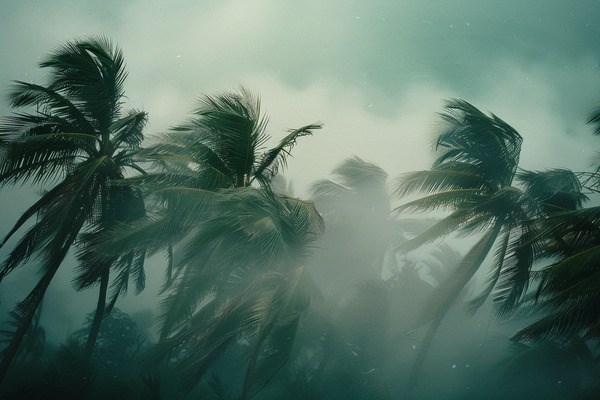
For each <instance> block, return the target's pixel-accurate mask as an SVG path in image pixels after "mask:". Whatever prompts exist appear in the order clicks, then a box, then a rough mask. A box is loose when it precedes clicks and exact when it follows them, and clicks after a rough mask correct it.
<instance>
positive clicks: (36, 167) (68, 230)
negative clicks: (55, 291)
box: [0, 38, 147, 380]
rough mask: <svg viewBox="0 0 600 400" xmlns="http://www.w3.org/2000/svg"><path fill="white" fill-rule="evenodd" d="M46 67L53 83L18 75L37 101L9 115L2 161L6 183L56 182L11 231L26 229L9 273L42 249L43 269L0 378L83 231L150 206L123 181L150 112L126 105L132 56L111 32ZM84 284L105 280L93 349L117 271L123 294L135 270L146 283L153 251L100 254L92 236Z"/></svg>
mask: <svg viewBox="0 0 600 400" xmlns="http://www.w3.org/2000/svg"><path fill="white" fill-rule="evenodd" d="M40 66H41V67H42V68H48V69H50V71H51V75H50V80H49V82H48V84H47V85H46V86H41V85H37V84H33V83H27V82H19V81H17V82H15V84H14V87H13V91H12V92H11V94H10V99H11V106H12V107H13V108H22V107H31V108H33V111H24V112H16V113H15V114H14V115H13V116H10V117H6V118H4V119H2V121H1V124H0V135H1V137H2V139H3V144H2V150H1V151H2V158H1V161H0V184H1V185H2V186H6V185H10V184H15V183H26V182H30V183H32V184H38V185H41V186H42V187H46V188H47V187H49V188H50V189H49V190H47V192H46V193H45V194H44V195H43V196H42V197H41V198H40V199H39V200H38V201H36V202H35V204H33V205H32V206H30V207H29V208H28V209H27V210H26V211H25V212H24V213H23V215H22V216H21V217H20V218H19V219H18V221H17V223H16V224H15V226H14V227H13V228H12V229H11V230H10V232H9V233H8V234H7V235H6V237H5V238H4V240H3V241H2V243H1V245H5V244H6V243H7V241H8V240H9V239H10V238H12V237H13V236H14V235H15V234H16V233H17V232H18V231H20V230H21V229H25V228H24V227H25V226H26V224H27V223H28V222H32V225H31V227H30V228H28V229H27V231H26V232H25V233H24V234H23V235H22V236H21V238H20V239H19V241H18V243H17V244H16V245H15V247H14V248H13V249H12V251H11V252H10V254H9V255H8V257H7V259H6V260H5V261H4V263H3V264H2V266H1V269H0V280H1V279H2V278H4V277H5V276H6V275H7V274H9V273H10V272H11V271H12V270H13V269H14V268H16V267H17V266H19V265H21V264H23V263H25V262H27V260H29V258H30V257H31V256H33V255H38V259H39V263H40V267H41V268H40V269H41V271H42V277H41V279H40V280H39V282H38V283H37V285H36V286H35V288H34V289H33V290H32V291H31V292H30V293H29V294H28V295H27V297H26V298H25V300H23V301H22V302H21V303H19V305H18V307H17V309H16V310H17V312H18V313H19V318H20V323H19V326H18V328H17V330H16V332H15V333H14V335H13V338H12V340H11V342H10V344H9V345H8V347H7V348H6V349H5V350H4V353H3V356H2V360H1V362H0V380H1V379H2V378H3V377H4V375H5V373H6V371H7V369H8V367H9V365H10V363H11V361H12V359H13V357H14V356H15V354H16V352H17V349H18V347H19V344H20V343H21V341H22V339H23V336H24V334H25V332H26V331H27V329H28V327H29V325H30V323H31V320H32V318H33V316H34V315H35V312H36V310H37V308H38V306H39V304H40V301H41V300H42V298H43V296H44V294H45V293H46V289H47V288H48V285H49V284H50V282H51V281H52V278H53V277H54V275H55V274H56V271H57V270H58V268H59V266H60V265H61V264H62V262H63V260H64V258H65V256H66V255H67V253H68V251H69V249H70V248H71V246H72V245H73V244H74V243H76V242H77V241H78V235H79V233H80V232H82V229H85V230H86V231H87V232H102V231H105V230H107V229H108V228H109V227H111V226H113V225H114V224H116V223H120V222H127V221H130V220H133V219H135V218H137V217H139V216H142V215H143V213H144V209H143V202H142V199H141V197H140V193H139V192H138V191H137V190H136V189H133V188H130V187H126V186H122V185H121V184H120V183H119V182H121V181H122V179H123V178H124V174H125V170H126V169H127V168H133V169H137V170H139V167H137V166H136V165H135V164H134V162H133V161H132V152H134V151H135V150H136V149H137V148H138V147H139V145H140V144H141V141H142V138H143V137H142V129H143V127H144V126H145V124H146V119H147V118H146V113H144V112H141V111H135V110H134V111H127V112H125V111H123V101H124V91H123V84H124V81H125V77H126V75H127V74H126V72H125V68H124V67H125V66H124V62H123V56H122V53H121V51H120V50H119V49H118V48H115V47H114V46H113V45H112V44H111V43H110V42H109V41H108V40H106V39H104V38H90V39H85V40H82V41H76V42H67V43H66V44H64V45H63V46H62V47H60V48H59V49H57V50H56V51H55V52H54V53H52V54H51V55H50V56H49V57H47V58H46V59H45V60H44V61H43V62H42V63H41V64H40ZM79 241H80V244H81V245H82V247H81V248H82V249H84V250H82V253H81V254H80V259H81V266H80V268H81V269H80V273H79V274H78V276H77V277H76V284H77V286H78V288H79V289H81V288H84V287H88V286H92V285H96V284H98V282H99V283H100V294H99V298H98V307H97V310H96V319H95V321H94V326H93V328H92V332H91V334H90V337H89V339H88V346H87V347H88V354H91V350H92V349H93V345H94V341H95V335H96V334H97V331H98V328H99V324H100V321H101V318H102V315H103V314H104V312H105V303H106V301H105V300H106V295H107V289H108V285H109V271H110V268H111V267H114V268H116V269H118V271H119V272H118V275H117V279H116V282H115V285H116V286H115V292H114V294H113V295H114V296H115V298H116V296H118V294H119V293H120V292H121V291H123V290H125V289H126V285H127V281H128V278H129V272H133V274H134V275H135V276H136V277H137V284H138V289H140V288H141V287H143V271H142V266H141V263H142V261H143V258H144V257H143V254H142V255H141V256H140V255H139V254H136V253H133V252H127V253H126V254H119V255H114V256H106V257H93V259H92V257H91V256H90V255H91V253H90V251H88V250H86V246H87V245H86V238H85V237H83V238H81V239H80V240H79Z"/></svg>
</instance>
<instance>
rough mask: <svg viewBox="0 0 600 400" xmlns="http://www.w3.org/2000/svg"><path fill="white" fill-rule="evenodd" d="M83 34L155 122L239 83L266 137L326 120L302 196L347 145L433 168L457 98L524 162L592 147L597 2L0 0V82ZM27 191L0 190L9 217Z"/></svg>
mask: <svg viewBox="0 0 600 400" xmlns="http://www.w3.org/2000/svg"><path fill="white" fill-rule="evenodd" d="M85 35H105V36H108V37H110V38H112V40H113V41H114V42H115V43H117V44H118V45H119V46H121V47H122V49H123V51H124V54H125V59H126V61H127V65H128V70H129V77H128V82H127V83H126V90H127V94H128V98H129V101H130V103H129V106H130V107H136V108H142V109H144V110H146V111H148V112H149V116H150V126H149V129H148V133H150V134H158V133H159V132H161V131H162V130H164V129H166V128H168V127H169V126H172V125H174V124H176V123H178V122H180V121H181V120H182V119H183V118H184V117H185V116H186V115H187V114H188V113H189V112H190V110H191V109H192V108H193V106H194V98H195V97H196V96H198V95H200V94H202V93H212V92H215V91H217V92H218V91H225V90H229V89H232V88H234V87H235V86H236V85H238V84H244V85H246V86H248V87H250V88H251V89H253V90H255V91H257V92H259V93H260V94H261V97H262V100H263V107H264V110H265V111H266V112H267V113H268V115H269V116H270V122H271V133H272V135H273V136H274V137H275V138H278V137H280V135H282V134H283V131H284V130H285V129H287V128H293V127H297V126H299V125H303V124H307V123H310V122H314V121H322V122H324V123H325V128H324V129H323V130H322V131H321V132H319V133H318V135H317V136H316V137H314V138H307V139H306V140H305V141H303V142H302V143H300V144H299V146H298V147H297V148H295V149H294V153H295V158H294V159H293V160H292V161H291V162H290V164H289V171H288V173H287V175H288V176H289V177H290V178H292V179H293V180H294V181H295V183H296V187H297V188H298V191H299V193H300V194H305V193H306V188H307V187H308V185H309V184H310V183H311V182H313V181H315V180H317V179H319V178H323V177H325V176H327V174H328V173H329V171H331V169H332V168H333V167H334V166H335V165H336V164H337V163H339V162H340V161H341V160H342V159H343V158H345V157H348V156H350V155H353V154H356V155H359V156H361V157H363V158H365V159H368V160H370V161H374V162H376V163H378V164H380V165H381V166H382V167H383V168H385V169H386V170H387V171H388V172H389V173H390V175H391V176H396V175H397V174H399V173H401V172H405V171H409V170H414V169H424V168H427V167H428V165H429V163H430V160H431V159H430V157H429V150H430V140H431V137H432V134H433V132H434V131H435V124H436V115H435V113H436V112H439V111H441V108H442V105H443V100H444V99H447V98H451V97H461V98H463V99H465V100H467V101H470V102H472V103H473V104H475V105H476V106H478V107H480V108H481V109H483V110H490V111H493V112H494V113H496V114H497V115H498V116H499V117H501V118H502V119H504V120H505V121H507V122H508V123H510V124H511V125H513V126H514V127H515V128H517V130H519V131H520V132H521V134H522V135H523V136H524V138H525V140H524V146H523V155H522V166H523V167H525V168H532V169H544V168H551V167H568V168H572V169H576V170H583V169H586V167H587V166H588V165H589V163H590V162H591V161H592V160H593V156H594V154H595V152H596V149H598V148H599V146H598V145H599V144H600V143H599V141H600V138H596V137H593V136H592V134H591V129H590V128H589V127H587V126H586V125H585V123H584V122H585V119H586V116H587V114H588V113H589V112H590V111H591V110H592V109H593V108H594V107H596V106H598V104H600V67H599V64H600V41H599V38H600V5H599V4H598V2H597V0H596V1H593V0H590V1H587V0H586V1H579V0H572V1H566V0H565V1H554V0H552V1H532V0H521V1H517V0H506V1H503V2H499V1H483V0H462V1H440V0H436V1H424V0H406V1H391V0H389V1H388V0H373V1H369V2H367V1H349V0H331V1H324V0H305V1H286V0H219V1H216V0H215V1H213V0H207V1H198V0H196V1H191V0H188V1H172V2H168V3H167V2H165V1H151V0H144V1H142V0H127V1H126V0H110V1H100V0H97V1H92V0H87V1H59V0H54V1H53V0H45V1H40V0H38V1H27V0H21V1H12V0H0V63H1V68H0V89H1V90H2V91H3V92H4V93H6V88H7V87H8V85H9V84H10V81H11V80H14V79H17V80H25V81H35V82H43V81H44V79H43V78H44V75H43V72H42V71H40V70H39V69H38V68H37V63H38V62H39V61H40V60H41V58H43V57H44V56H45V55H46V54H48V52H50V51H51V50H52V49H54V48H55V47H56V46H58V45H59V44H61V43H62V42H64V41H65V40H72V39H76V38H81V37H83V36H85ZM0 112H1V114H2V115H6V114H7V112H8V110H7V103H6V101H5V100H4V98H2V100H0ZM22 197H24V195H20V196H18V197H17V196H15V195H14V194H13V193H11V194H7V193H3V194H0V206H1V208H0V218H1V219H2V224H3V225H8V224H10V223H11V222H13V221H14V220H15V219H16V217H17V212H18V209H19V204H24V203H26V202H30V201H29V200H33V199H22ZM139 301H140V303H141V302H142V301H143V300H139ZM90 304H91V303H90ZM90 307H91V306H90ZM65 313H66V314H68V313H67V312H66V311H65Z"/></svg>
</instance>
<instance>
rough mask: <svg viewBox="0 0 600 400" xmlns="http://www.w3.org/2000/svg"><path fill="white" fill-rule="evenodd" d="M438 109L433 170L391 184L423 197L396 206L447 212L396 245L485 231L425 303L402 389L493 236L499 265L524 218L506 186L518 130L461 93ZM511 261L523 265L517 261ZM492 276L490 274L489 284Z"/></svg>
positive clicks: (514, 159)
mask: <svg viewBox="0 0 600 400" xmlns="http://www.w3.org/2000/svg"><path fill="white" fill-rule="evenodd" d="M445 110H446V112H445V113H444V114H442V118H443V120H444V122H445V125H444V128H443V129H442V132H441V133H440V134H439V136H438V138H437V140H436V143H435V150H437V151H438V152H439V155H438V157H437V159H436V160H435V162H434V164H433V167H432V169H431V170H430V171H419V172H413V173H408V174H406V175H405V176H404V177H402V178H401V180H400V182H399V188H398V191H397V192H398V194H399V195H401V196H402V195H407V194H414V193H419V192H421V193H423V192H424V193H426V194H427V196H425V197H422V198H420V199H417V200H414V201H411V202H409V203H407V204H405V205H403V206H401V207H399V208H398V209H397V210H398V211H400V210H412V211H429V210H434V209H447V210H450V211H451V213H450V215H449V216H447V217H446V218H444V219H442V220H441V221H440V222H438V223H436V224H435V225H434V226H432V227H431V228H430V229H428V230H427V231H426V232H425V233H423V234H421V235H418V236H417V237H416V238H414V239H412V240H410V241H408V242H407V243H405V244H403V245H401V246H400V249H402V250H410V249H414V248H416V247H418V246H420V245H422V244H424V243H427V242H431V241H434V240H436V239H438V238H440V237H442V236H445V235H447V234H449V233H451V232H453V231H456V230H461V231H462V232H464V233H474V232H483V233H484V234H483V236H482V237H481V239H479V240H478V241H477V243H476V244H475V245H474V246H473V247H472V248H471V249H470V250H469V251H468V252H467V254H466V255H465V257H464V258H463V260H462V262H461V263H460V264H459V266H458V267H457V268H456V270H455V271H454V273H453V274H452V276H451V277H450V278H449V279H448V280H447V281H446V282H444V283H443V284H442V285H440V286H439V288H438V289H437V291H436V294H435V295H434V296H433V297H432V299H431V301H430V302H429V304H428V310H429V312H428V313H429V315H430V316H431V318H432V322H431V325H430V327H429V329H428V331H427V334H426V336H425V339H424V341H423V343H422V345H421V348H420V349H419V353H418V355H417V359H416V361H415V364H414V366H413V369H412V371H411V375H410V377H409V382H408V392H409V395H410V393H412V390H413V389H414V386H415V384H416V380H417V378H418V375H419V372H420V370H421V367H422V364H423V362H424V359H425V356H426V354H427V352H428V350H429V347H430V345H431V342H432V340H433V337H434V335H435V332H436V331H437V329H438V327H439V326H440V324H441V322H442V320H443V318H444V316H445V315H446V313H447V312H448V310H449V308H450V306H451V305H452V304H453V302H454V300H455V299H456V298H457V297H458V295H459V294H460V292H461V291H462V289H463V288H464V287H465V285H466V284H467V283H468V282H469V280H470V279H471V278H472V276H473V275H474V274H475V272H476V271H477V270H478V269H479V267H480V266H481V264H482V263H483V261H484V260H485V258H486V257H487V255H488V253H489V252H490V250H491V249H492V246H493V244H494V243H495V241H496V239H497V238H498V237H499V236H502V246H501V247H500V249H499V252H498V254H497V256H496V258H495V263H494V264H495V265H494V268H493V269H494V270H495V271H498V272H499V271H502V265H503V260H504V258H505V256H506V254H507V251H508V249H509V244H510V242H511V236H510V232H511V229H513V228H514V227H515V225H516V223H517V222H518V221H521V220H523V218H524V215H523V207H522V203H521V191H520V190H518V189H516V188H514V187H512V186H511V185H512V182H513V179H514V177H515V174H516V171H517V165H518V161H519V154H520V150H521V143H522V137H521V136H520V135H519V133H517V131H516V130H514V129H513V128H512V127H511V126H509V125H508V124H507V123H505V122H504V121H502V120H501V119H500V118H498V117H496V116H495V115H493V114H491V115H486V114H484V113H482V112H481V111H479V110H478V109H477V108H476V107H474V106H472V105H471V104H469V103H467V102H465V101H463V100H453V101H450V102H448V103H447V104H446V107H445ZM521 261H523V260H521ZM517 265H518V267H517V268H519V269H522V268H521V265H520V263H519V260H517ZM495 282H496V278H495V277H493V278H492V281H491V286H492V287H493V285H494V284H495ZM487 294H488V291H486V292H485V293H483V295H482V297H481V299H482V300H483V299H485V297H487ZM482 300H481V301H480V302H482Z"/></svg>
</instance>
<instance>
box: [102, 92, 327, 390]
mask: <svg viewBox="0 0 600 400" xmlns="http://www.w3.org/2000/svg"><path fill="white" fill-rule="evenodd" d="M320 128H321V125H320V124H311V125H307V126H304V127H301V128H298V129H293V130H291V131H290V132H289V133H288V134H287V135H286V136H285V137H284V138H283V139H282V140H281V141H280V142H279V144H277V145H275V146H274V147H272V148H270V149H267V148H266V147H265V146H266V144H267V143H268V142H269V141H270V136H269V135H268V133H267V131H266V129H267V119H266V117H265V116H264V115H262V113H261V111H260V101H259V99H258V97H256V96H255V95H253V94H252V93H251V92H249V91H248V90H246V89H244V88H240V89H239V90H237V91H234V92H229V93H223V94H219V95H216V96H210V95H207V96H204V97H202V98H201V99H200V100H199V106H198V108H197V109H196V110H195V111H194V115H193V116H192V117H191V118H190V119H189V120H188V121H187V122H186V123H184V124H182V125H180V126H177V127H175V128H173V129H172V130H171V131H170V132H168V133H166V134H164V135H162V136H161V137H159V138H156V143H155V144H154V145H152V146H150V147H148V148H147V149H146V150H144V151H143V153H141V156H142V157H144V159H145V160H149V161H152V162H153V163H154V170H153V171H151V172H150V173H148V174H147V175H145V176H140V177H138V178H134V179H133V180H132V181H131V182H133V183H137V184H138V185H139V187H140V188H141V189H142V190H144V191H145V192H146V193H147V195H148V196H149V197H148V198H153V199H156V201H157V204H158V207H157V208H156V211H155V212H154V213H153V214H152V215H150V216H149V218H147V219H145V220H143V221H140V222H139V223H136V224H132V225H131V226H128V227H125V226H122V227H121V228H119V229H116V230H114V231H112V232H110V233H109V234H105V235H97V236H96V237H95V240H97V245H98V246H100V247H99V248H101V249H103V251H107V252H109V253H114V254H118V253H120V252H122V251H126V250H127V249H131V248H135V249H146V248H147V249H149V250H150V251H152V252H155V251H159V250H162V249H166V250H167V253H168V259H169V262H168V268H167V278H166V284H165V291H167V292H168V295H167V297H166V299H165V300H164V302H163V311H162V313H161V323H162V327H161V344H160V345H159V350H164V351H165V352H166V353H169V354H173V353H177V352H178V349H181V348H185V349H186V351H185V352H184V353H181V354H185V357H183V358H182V359H181V360H180V362H179V363H178V367H179V368H181V369H182V370H183V371H184V372H185V373H184V374H183V376H185V377H186V378H187V379H186V383H187V386H188V387H193V385H195V383H196V382H197V381H198V380H199V379H201V378H202V376H203V375H204V372H205V371H206V369H207V368H208V367H209V366H210V365H211V364H212V362H213V361H214V360H215V359H216V358H217V357H218V356H219V355H220V354H221V353H223V351H224V350H225V349H227V348H230V347H232V346H234V347H235V345H236V343H237V342H238V341H239V337H240V335H242V334H244V338H245V343H246V345H245V346H242V347H243V348H244V351H245V352H246V353H247V354H248V359H247V360H249V361H248V364H247V371H246V378H245V381H244V384H243V389H242V398H247V397H248V396H249V395H250V394H251V393H254V392H255V391H256V390H258V389H259V388H260V387H261V385H263V384H266V382H267V381H268V378H265V376H267V377H268V376H269V375H272V374H274V373H275V372H276V371H277V369H278V368H279V367H280V366H281V363H283V362H285V360H286V359H287V355H288V354H289V351H290V350H291V344H292V343H293V340H292V341H289V340H287V339H286V338H288V339H289V338H290V337H292V338H293V334H294V332H295V326H297V323H298V318H299V316H300V314H301V311H302V310H304V309H305V308H306V307H307V297H306V296H307V295H306V293H307V291H308V292H310V290H309V289H310V287H311V284H310V277H309V276H308V275H307V274H306V272H305V271H304V269H303V268H302V267H301V266H302V263H303V261H304V260H305V259H306V256H307V253H308V250H309V248H310V245H311V243H312V241H313V240H314V239H315V237H316V235H317V234H318V233H319V231H320V230H321V229H322V226H321V225H322V222H321V218H320V216H319V214H318V213H317V212H316V210H315V209H314V207H313V206H312V204H310V203H308V202H304V201H301V200H299V199H295V198H292V197H289V196H284V195H281V194H277V193H274V192H273V189H272V185H271V184H272V182H273V179H274V178H275V176H276V174H277V173H278V171H279V169H280V168H281V167H282V166H285V163H286V160H287V157H288V156H289V155H290V151H291V149H292V148H293V147H294V146H295V144H296V141H297V140H298V139H299V138H301V137H304V136H308V135H311V134H312V133H313V132H314V131H315V130H317V129H320ZM115 238H116V239H115ZM282 340H283V342H282ZM265 348H268V349H269V351H268V352H267V350H265ZM276 349H277V350H276ZM266 352H267V353H269V354H270V355H272V356H273V357H271V359H272V361H273V362H271V363H267V362H265V361H264V360H263V358H264V357H265V353H266ZM275 354H277V356H275ZM259 366H262V367H260V368H259ZM261 368H262V372H260V371H259V370H261ZM264 368H267V369H266V370H264ZM257 382H263V383H257Z"/></svg>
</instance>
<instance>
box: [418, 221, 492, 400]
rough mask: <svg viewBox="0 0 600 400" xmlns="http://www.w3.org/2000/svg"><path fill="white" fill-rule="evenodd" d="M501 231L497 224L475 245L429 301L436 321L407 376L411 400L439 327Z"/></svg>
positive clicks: (430, 327)
mask: <svg viewBox="0 0 600 400" xmlns="http://www.w3.org/2000/svg"><path fill="white" fill-rule="evenodd" d="M501 229H502V224H501V223H500V222H496V224H495V225H494V227H493V228H492V229H490V231H488V233H487V234H486V235H485V236H484V237H483V238H481V239H480V240H479V241H478V242H477V243H476V244H475V246H473V247H472V248H471V250H469V252H468V253H467V255H466V256H465V257H464V258H463V260H462V261H461V263H460V265H459V266H458V268H457V270H456V271H455V272H454V274H453V275H452V276H451V277H450V279H448V281H446V282H444V283H443V284H442V285H441V286H440V287H439V289H438V290H437V294H436V295H435V297H434V298H433V299H432V301H431V302H430V304H429V306H430V307H431V309H433V310H434V314H433V321H432V322H431V325H429V329H428V330H427V334H426V335H425V338H424V339H423V342H422V343H421V347H420V349H419V352H418V353H417V359H416V360H415V363H414V364H413V367H412V369H411V371H410V376H409V377H408V383H407V387H406V398H407V399H410V398H411V397H412V395H413V392H414V390H415V388H416V385H417V382H418V379H419V375H420V373H421V369H422V367H423V364H424V362H425V357H427V353H428V352H429V349H430V347H431V344H432V342H433V338H434V337H435V334H436V333H437V330H438V328H439V327H440V325H441V323H442V320H443V319H444V317H445V316H446V314H447V313H448V311H449V310H450V308H451V307H452V305H453V304H454V301H455V300H456V298H457V297H458V295H459V294H460V292H461V291H462V290H463V289H464V287H465V286H466V285H467V283H469V281H470V280H471V278H472V277H473V275H475V272H477V270H478V269H479V267H480V266H481V264H482V263H483V261H484V260H485V259H486V257H487V255H488V254H489V252H490V250H491V249H492V246H493V245H494V242H495V241H496V238H497V237H498V235H499V234H500V230H501Z"/></svg>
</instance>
